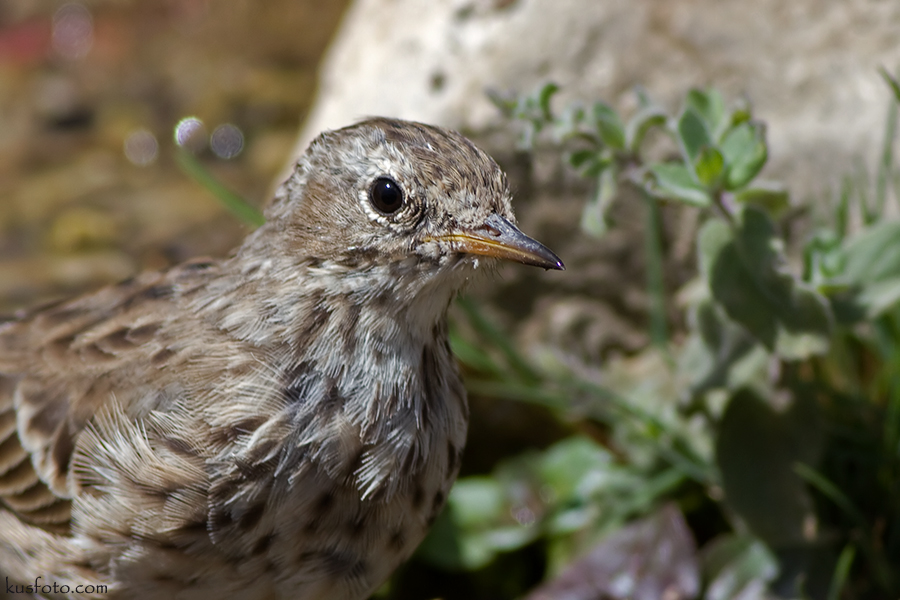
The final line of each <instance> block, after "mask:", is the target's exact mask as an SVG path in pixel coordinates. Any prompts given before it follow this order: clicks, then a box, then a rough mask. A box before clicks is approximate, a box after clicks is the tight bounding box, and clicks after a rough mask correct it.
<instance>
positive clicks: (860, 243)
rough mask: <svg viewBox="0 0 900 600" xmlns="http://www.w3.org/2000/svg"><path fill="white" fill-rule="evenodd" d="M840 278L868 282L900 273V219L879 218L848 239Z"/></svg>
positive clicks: (896, 275)
mask: <svg viewBox="0 0 900 600" xmlns="http://www.w3.org/2000/svg"><path fill="white" fill-rule="evenodd" d="M845 257H846V262H845V263H844V274H843V277H842V279H844V280H845V281H849V282H850V283H868V282H875V281H881V280H885V279H890V278H894V277H898V276H900V221H882V222H880V223H878V224H876V225H873V226H871V227H868V228H866V229H864V230H862V231H861V232H859V233H858V234H857V235H856V236H854V237H853V239H852V240H850V242H848V243H847V246H846V251H845Z"/></svg>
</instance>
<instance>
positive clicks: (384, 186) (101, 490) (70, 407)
mask: <svg viewBox="0 0 900 600" xmlns="http://www.w3.org/2000/svg"><path fill="white" fill-rule="evenodd" d="M265 217H266V220H265V224H264V225H262V226H261V227H259V228H258V229H256V230H255V231H253V232H251V233H250V234H249V235H248V236H247V237H246V239H245V240H244V242H243V243H242V244H241V245H240V246H239V247H238V248H237V249H236V250H235V251H234V252H232V254H231V255H230V256H228V257H226V258H223V259H218V260H214V259H209V258H198V259H193V260H189V261H187V262H184V263H181V264H178V265H176V266H173V267H170V268H168V269H166V270H162V271H156V272H144V273H141V274H138V275H136V276H134V277H133V278H131V279H128V280H126V281H123V282H120V283H117V284H114V285H110V286H107V287H105V288H102V289H100V290H98V291H95V292H93V293H88V294H86V295H82V296H80V297H76V298H74V299H68V300H64V301H61V302H57V303H56V304H53V305H49V306H45V307H41V308H36V309H34V310H31V311H23V313H22V314H19V315H17V317H16V318H15V319H13V320H11V321H8V322H5V323H4V324H2V325H0V572H3V573H6V574H7V575H8V577H7V586H8V587H9V586H10V582H12V584H13V588H14V589H16V590H19V589H23V590H24V589H26V587H27V589H28V590H32V589H33V591H34V593H36V594H39V595H41V596H44V597H48V598H53V597H60V598H68V597H78V598H81V597H85V598H90V597H98V598H99V597H102V598H130V599H131V598H134V599H145V600H150V599H165V600H171V599H172V598H178V599H194V598H198V599H199V598H216V597H219V598H232V597H234V598H243V599H263V598H266V599H269V598H299V599H303V600H317V599H326V598H327V599H330V600H354V599H362V598H367V597H368V596H369V595H370V594H371V593H372V592H373V591H374V590H376V589H377V588H378V586H379V585H381V584H382V583H383V582H384V581H385V580H386V579H387V578H388V577H389V575H390V574H391V573H392V572H393V571H394V570H395V569H396V567H397V566H398V565H400V564H401V563H403V562H404V561H405V560H406V559H408V558H409V556H410V555H411V554H412V552H413V551H414V550H415V548H416V546H417V545H418V544H419V543H420V542H421V540H422V539H423V537H424V535H425V533H426V532H427V530H428V528H429V526H430V525H431V524H432V523H433V521H434V520H435V518H436V516H437V515H438V513H439V512H440V511H441V509H442V507H443V506H444V504H445V502H446V500H447V496H448V493H449V491H450V487H451V485H452V484H453V482H454V480H455V479H456V477H457V474H458V471H459V467H460V462H461V455H462V451H463V447H464V444H465V439H466V430H467V426H468V417H469V410H468V404H467V398H466V392H465V389H464V387H463V384H462V381H461V377H460V373H459V369H458V367H457V365H456V363H455V361H454V358H453V356H452V353H451V349H450V345H449V342H448V331H447V310H448V307H449V306H450V304H451V301H452V300H453V299H454V297H455V296H457V295H458V294H459V293H460V292H461V291H463V290H464V288H465V287H466V286H467V284H468V283H469V282H470V281H471V280H473V279H476V278H477V277H480V276H481V274H482V273H490V272H492V271H495V270H496V268H495V267H496V264H497V263H498V262H499V260H511V261H516V262H519V263H522V264H525V265H533V266H537V267H542V268H544V269H556V270H563V269H564V268H565V267H564V265H563V262H562V261H561V260H560V259H559V257H558V256H556V254H554V253H553V252H552V251H551V250H549V249H548V248H547V247H546V246H544V245H542V244H541V243H539V242H537V241H536V240H534V239H532V238H530V237H528V236H527V235H525V234H524V233H523V232H522V231H521V230H520V229H519V228H517V226H516V225H515V217H514V214H513V210H512V206H511V194H510V188H509V184H508V181H507V177H506V175H505V174H504V172H503V171H502V170H501V168H500V167H499V166H498V165H497V163H496V162H495V161H494V160H493V159H492V158H491V157H490V156H488V155H487V154H486V153H485V152H483V151H482V150H480V149H479V148H478V147H476V146H475V145H474V144H473V143H472V142H471V141H470V140H468V139H467V138H466V137H464V136H463V135H461V134H459V133H457V132H454V131H451V130H448V129H444V128H440V127H436V126H431V125H426V124H422V123H416V122H411V121H402V120H397V119H389V118H383V117H375V118H369V119H366V120H363V121H360V122H358V123H356V124H353V125H350V126H347V127H344V128H342V129H337V130H333V131H326V132H325V133H322V134H321V135H319V137H317V138H316V139H315V140H314V141H313V142H312V143H311V144H310V145H309V147H308V148H307V150H306V152H305V153H304V154H303V155H302V156H301V157H300V158H299V159H298V160H297V162H296V164H295V165H294V168H293V170H292V172H291V174H290V176H289V177H288V179H287V181H285V182H284V183H283V184H282V185H281V186H280V187H279V188H278V190H277V191H276V192H275V194H274V198H273V199H272V201H271V202H270V203H269V204H268V206H267V208H266V210H265ZM15 586H21V588H19V587H15Z"/></svg>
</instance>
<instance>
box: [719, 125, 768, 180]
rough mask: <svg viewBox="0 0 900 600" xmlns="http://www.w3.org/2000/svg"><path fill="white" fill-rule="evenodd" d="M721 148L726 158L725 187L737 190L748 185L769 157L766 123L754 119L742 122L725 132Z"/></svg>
mask: <svg viewBox="0 0 900 600" xmlns="http://www.w3.org/2000/svg"><path fill="white" fill-rule="evenodd" d="M720 149H721V150H722V155H723V156H724V158H725V189H728V190H736V189H738V188H741V187H743V186H745V185H747V184H748V183H750V181H751V180H752V179H753V178H754V177H756V175H757V174H758V173H759V171H760V170H761V169H762V168H763V165H765V164H766V159H767V158H768V148H767V146H766V132H765V127H764V125H763V124H762V123H754V122H752V121H748V122H745V123H741V124H740V125H738V126H737V127H734V128H732V129H731V130H729V131H728V132H727V133H726V134H725V137H724V139H723V140H722V145H721V147H720Z"/></svg>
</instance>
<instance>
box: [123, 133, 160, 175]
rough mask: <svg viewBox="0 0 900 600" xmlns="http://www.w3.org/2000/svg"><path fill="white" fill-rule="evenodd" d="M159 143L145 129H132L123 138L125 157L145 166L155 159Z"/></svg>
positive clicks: (140, 165)
mask: <svg viewBox="0 0 900 600" xmlns="http://www.w3.org/2000/svg"><path fill="white" fill-rule="evenodd" d="M157 154H159V143H158V142H157V141H156V137H155V136H154V135H153V134H152V133H150V132H149V131H147V130H146V129H139V130H137V131H133V132H132V133H131V134H130V135H129V136H128V137H127V138H126V139H125V157H126V158H128V160H130V161H131V162H132V163H133V164H135V165H137V166H139V167H146V166H147V165H149V164H151V163H153V161H155V160H156V156H157Z"/></svg>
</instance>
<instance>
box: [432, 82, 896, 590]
mask: <svg viewBox="0 0 900 600" xmlns="http://www.w3.org/2000/svg"><path fill="white" fill-rule="evenodd" d="M885 76H886V79H888V81H889V82H890V83H891V84H892V86H893V89H894V91H895V93H897V94H898V101H900V86H897V85H896V82H895V81H894V80H893V79H892V78H890V77H888V76H887V75H886V74H885ZM556 91H557V88H556V86H553V85H548V86H545V87H543V88H541V89H540V90H538V91H537V92H535V93H534V94H532V95H529V96H524V97H521V98H501V97H495V102H496V103H497V104H498V106H500V108H501V109H502V110H503V111H504V112H505V113H506V114H507V115H508V116H509V117H511V118H513V119H516V120H517V121H519V122H520V123H521V124H522V126H523V134H522V138H521V142H522V147H523V148H526V149H527V148H532V147H534V145H535V144H538V143H541V141H542V140H543V139H545V137H546V135H547V133H548V132H549V133H550V137H551V139H552V143H553V144H556V145H559V146H561V147H562V148H563V149H564V152H565V156H566V159H567V161H568V163H569V164H570V165H571V166H572V167H573V168H575V169H576V170H577V171H578V172H579V173H581V174H582V175H583V176H585V177H588V178H591V179H592V180H593V181H594V182H595V183H594V186H595V192H594V193H593V195H592V197H591V198H590V199H589V200H588V202H587V203H586V205H585V209H584V212H583V217H582V227H583V229H584V230H585V231H586V232H588V233H590V234H592V235H596V236H602V235H603V234H604V232H605V231H606V230H607V229H608V228H609V227H610V224H609V222H608V218H607V215H608V214H609V209H610V206H611V205H612V204H613V203H614V202H617V201H627V200H620V198H625V197H627V198H634V197H637V198H640V199H641V200H642V201H643V203H644V204H645V206H646V208H647V211H646V214H647V220H646V226H645V233H644V235H645V236H646V239H647V241H646V242H645V244H644V248H645V250H646V251H647V252H648V259H647V262H648V268H647V270H648V274H647V285H648V291H649V293H650V295H651V297H652V298H653V299H654V301H653V302H652V303H651V308H650V311H651V319H650V322H651V339H652V340H653V342H654V344H653V345H652V346H650V347H648V348H646V349H645V350H644V351H642V352H640V353H638V354H637V355H635V356H632V357H628V358H626V359H623V360H619V361H615V362H614V363H612V364H608V365H605V366H603V367H600V366H598V365H593V366H589V367H590V368H592V369H594V370H595V371H596V372H598V373H602V375H603V381H604V385H602V386H601V385H599V384H597V383H596V381H595V380H594V379H591V378H590V377H586V376H585V375H584V373H583V372H573V371H572V369H571V367H570V366H569V365H568V364H562V363H560V362H558V361H557V362H554V361H552V360H548V361H543V362H542V363H541V364H535V363H534V362H533V361H530V360H528V359H527V358H526V357H524V356H522V355H521V354H520V353H519V352H518V351H517V350H516V349H515V346H514V345H513V344H512V343H510V341H509V340H508V339H507V338H506V337H505V335H504V334H502V333H501V332H499V331H497V330H496V328H494V327H493V326H492V325H491V324H490V322H489V321H488V320H487V319H485V318H484V317H483V316H482V315H481V313H480V311H479V309H478V307H477V306H475V305H474V304H473V303H471V302H466V301H464V302H463V304H462V306H463V308H464V313H465V315H466V318H467V320H468V321H469V324H470V325H471V329H472V330H474V331H476V332H477V335H478V337H479V338H480V339H479V340H471V339H466V338H465V337H464V336H461V335H459V334H457V335H456V336H454V339H453V346H454V350H455V352H456V354H457V356H458V357H459V358H460V360H461V361H462V362H463V364H464V365H465V366H466V367H467V373H468V378H467V386H468V387H469V389H470V391H471V392H472V393H473V394H478V395H483V396H491V397H497V398H509V399H516V400H520V401H525V402H531V403H538V404H541V405H543V406H546V407H549V408H550V409H551V410H552V411H553V412H554V414H556V415H557V416H558V417H559V419H560V420H562V421H566V422H568V423H573V422H574V423H575V427H576V428H577V427H579V424H585V425H586V426H588V427H587V430H588V431H592V430H594V429H596V427H594V428H593V429H592V427H591V426H589V425H590V423H596V424H599V425H601V426H602V428H603V431H604V433H603V434H602V435H599V436H597V435H595V436H593V438H592V437H585V436H584V435H575V436H573V437H571V438H569V439H565V440H563V441H561V442H559V443H558V444H556V445H554V446H552V447H551V448H549V449H547V450H545V451H540V452H538V451H534V452H530V453H528V454H526V455H522V456H517V457H512V458H510V459H508V460H506V461H504V462H502V463H501V464H500V465H498V467H497V468H496V469H495V470H494V472H493V473H492V475H491V476H490V477H487V476H477V477H469V478H463V479H461V480H460V482H459V483H458V484H457V486H456V487H455V488H454V490H453V492H452V493H451V497H450V501H449V506H450V508H449V510H448V511H447V512H446V513H445V514H444V515H443V516H442V517H441V522H440V524H439V526H438V527H436V529H435V531H434V533H433V535H432V536H431V537H430V538H429V540H428V541H427V542H426V544H425V545H424V546H423V548H422V550H421V552H420V559H421V560H423V561H425V562H428V563H430V564H433V565H439V566H440V567H441V568H444V569H456V570H478V569H484V568H485V565H488V564H490V563H491V561H492V560H494V559H495V557H497V556H509V555H510V552H513V551H515V550H517V549H523V548H529V547H534V545H535V544H538V545H539V546H540V548H542V550H541V551H542V552H544V553H545V556H546V560H547V564H548V571H547V572H548V574H549V575H550V576H551V577H552V576H553V575H554V574H556V573H559V572H560V571H561V570H563V569H564V568H565V566H566V565H568V564H570V563H572V561H576V560H577V557H578V556H581V555H583V554H584V553H586V552H588V551H589V550H590V549H591V548H595V547H598V546H597V544H598V543H599V544H601V546H602V540H603V539H605V538H606V537H607V536H608V535H609V534H610V532H612V531H616V530H618V529H619V528H621V527H622V526H623V524H625V523H626V522H627V521H629V520H630V519H633V518H636V517H640V516H643V515H648V514H651V513H653V512H654V511H655V510H656V509H657V508H658V507H659V506H661V505H662V504H663V503H664V502H665V501H668V500H675V501H677V502H678V504H679V506H680V507H681V509H682V511H683V512H684V514H685V515H686V516H687V517H688V520H689V522H691V523H693V524H695V526H697V527H700V528H701V529H703V530H704V534H703V537H704V538H705V539H707V540H708V541H707V542H706V543H705V544H704V546H703V547H701V548H700V550H699V553H698V555H697V557H698V563H697V566H696V569H697V571H698V574H699V575H700V576H701V578H702V592H701V593H702V596H703V597H704V598H708V599H710V600H712V599H718V598H722V599H725V598H732V597H737V596H738V595H741V597H742V598H743V597H763V595H764V594H774V595H776V596H777V597H785V598H794V597H811V598H826V597H827V598H873V599H875V598H888V597H897V595H898V594H900V305H898V302H900V222H897V221H891V220H887V219H886V218H885V217H884V213H885V210H886V207H887V205H888V200H889V196H890V195H891V194H892V193H894V192H895V190H896V182H897V181H900V178H898V174H897V170H896V168H895V166H894V165H893V154H892V151H891V149H892V144H893V140H894V136H895V123H896V117H895V115H896V106H892V108H891V113H890V117H889V119H888V127H887V132H886V141H885V145H884V151H883V153H882V159H881V161H880V163H879V167H878V170H877V173H876V178H875V185H874V188H875V189H874V192H873V191H872V189H871V188H872V187H873V186H872V185H871V184H869V183H868V177H867V176H866V177H863V174H864V172H863V171H861V170H859V169H858V170H857V173H856V174H855V175H854V176H852V177H851V178H849V179H847V180H845V185H844V186H843V190H842V192H841V195H840V196H839V198H838V202H837V203H836V204H835V207H834V210H833V212H832V214H831V215H830V219H828V220H829V221H830V222H827V223H825V224H823V225H822V226H819V227H818V228H816V229H815V230H814V231H812V232H810V234H809V235H808V237H807V238H806V239H804V240H797V239H788V240H786V239H784V238H783V237H782V236H781V234H780V233H779V231H780V230H781V228H780V224H781V223H780V220H781V219H784V218H787V216H788V215H789V214H790V211H788V210H787V209H788V208H789V206H790V202H789V194H788V192H787V189H786V187H785V186H783V185H781V184H778V183H774V182H767V181H763V180H760V179H759V178H758V175H759V173H760V171H761V170H762V168H763V166H764V164H765V162H766V158H767V155H768V149H767V144H766V139H765V127H764V125H763V124H762V123H761V122H759V121H757V120H755V119H754V118H753V115H752V112H751V110H750V107H749V106H747V105H746V104H738V105H736V106H729V105H727V103H726V102H725V100H724V99H723V97H722V96H721V95H720V94H719V93H718V92H717V91H715V90H691V91H690V92H689V93H688V94H687V95H686V96H685V98H684V101H683V104H682V107H681V109H680V111H679V112H678V113H677V114H675V115H669V114H668V113H667V112H666V111H664V110H663V109H662V108H660V107H658V106H656V105H654V104H653V103H652V102H650V101H649V100H648V99H647V98H646V97H645V96H641V98H640V106H639V108H638V110H637V111H636V112H635V114H634V115H633V116H632V117H631V118H630V119H627V120H626V119H623V118H622V117H620V116H619V115H618V114H617V113H616V112H615V111H614V110H613V109H612V108H611V107H610V106H608V105H607V104H605V103H603V102H597V103H594V104H593V105H591V106H580V105H576V106H572V107H569V108H568V109H566V110H564V111H563V112H561V113H560V114H556V113H555V112H554V111H553V110H552V106H551V103H552V98H553V96H554V94H555V92H556ZM660 134H661V135H660ZM651 137H652V138H653V140H652V142H649V141H648V140H650V139H651ZM660 139H662V141H660ZM667 144H668V145H667ZM660 148H661V149H662V150H660ZM660 156H662V157H663V158H667V159H660V158H659V157H660ZM626 186H627V187H630V188H632V190H634V191H636V192H637V195H635V194H631V195H623V194H621V193H620V192H621V191H622V189H623V188H624V187H626ZM663 203H666V204H670V205H682V206H685V207H691V208H692V209H694V210H696V209H699V210H700V211H701V221H702V224H701V227H700V231H699V234H698V236H697V257H698V275H697V279H696V280H695V281H694V282H693V283H692V284H690V285H689V286H688V288H689V289H690V290H691V292H690V293H689V294H682V295H683V296H685V297H687V298H689V299H688V300H687V302H686V305H685V306H684V307H683V310H684V311H685V313H686V319H685V322H686V323H687V324H688V325H687V330H686V331H685V332H684V335H683V336H679V339H683V340H684V341H680V342H677V343H676V342H675V341H673V339H674V338H671V337H670V336H669V335H668V329H669V327H670V324H669V323H668V322H667V320H666V314H667V305H668V304H669V303H671V302H672V301H673V300H672V299H671V298H672V294H671V291H667V290H666V289H665V287H664V285H663V281H662V276H661V273H662V264H663V259H664V257H663V256H662V254H661V253H662V248H663V244H662V242H661V238H660V236H661V223H660V218H661V217H660V210H659V207H660V205H661V204H663ZM855 209H856V210H859V211H860V221H861V222H862V223H863V227H862V228H861V229H859V230H857V231H851V228H850V227H849V226H848V223H849V222H850V220H851V216H852V215H851V211H852V210H855ZM788 247H789V248H797V249H798V252H797V254H798V255H799V256H801V257H802V265H803V268H802V272H797V271H799V269H798V270H794V269H792V268H791V267H790V265H791V261H790V260H789V256H788V254H787V250H786V248H788ZM675 357H677V359H676V358H675ZM643 557H644V559H646V551H645V554H644V555H643ZM657 571H658V570H657ZM643 576H644V577H654V576H659V573H658V572H654V569H653V568H648V569H646V570H645V571H644V572H643ZM592 577H595V578H597V577H599V575H598V574H597V572H596V569H595V570H594V573H593V575H592ZM766 590H768V591H766Z"/></svg>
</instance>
